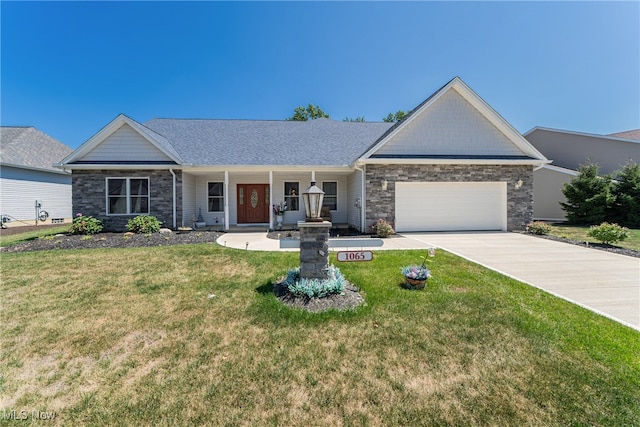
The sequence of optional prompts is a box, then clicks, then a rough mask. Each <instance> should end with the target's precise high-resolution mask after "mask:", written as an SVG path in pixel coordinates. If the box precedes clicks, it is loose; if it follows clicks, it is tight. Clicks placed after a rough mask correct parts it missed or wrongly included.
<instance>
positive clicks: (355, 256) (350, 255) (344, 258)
mask: <svg viewBox="0 0 640 427" xmlns="http://www.w3.org/2000/svg"><path fill="white" fill-rule="evenodd" d="M337 255H338V261H340V262H354V261H355V262H357V261H371V260H372V259H373V252H371V251H342V252H338V254H337Z"/></svg>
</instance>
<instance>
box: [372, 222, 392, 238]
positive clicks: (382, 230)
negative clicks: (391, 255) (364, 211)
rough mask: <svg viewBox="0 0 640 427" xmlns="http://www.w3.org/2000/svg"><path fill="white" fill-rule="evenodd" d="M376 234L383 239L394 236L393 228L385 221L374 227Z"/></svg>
mask: <svg viewBox="0 0 640 427" xmlns="http://www.w3.org/2000/svg"><path fill="white" fill-rule="evenodd" d="M373 230H374V231H375V233H376V234H377V235H378V236H379V237H382V238H385V237H389V236H390V235H392V234H394V233H395V231H393V227H392V226H391V224H389V223H388V222H387V221H385V220H384V219H379V220H378V222H377V223H376V225H374V226H373Z"/></svg>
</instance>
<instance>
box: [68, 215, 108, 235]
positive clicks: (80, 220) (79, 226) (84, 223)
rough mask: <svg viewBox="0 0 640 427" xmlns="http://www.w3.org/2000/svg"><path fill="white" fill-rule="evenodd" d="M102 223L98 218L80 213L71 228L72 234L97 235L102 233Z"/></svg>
mask: <svg viewBox="0 0 640 427" xmlns="http://www.w3.org/2000/svg"><path fill="white" fill-rule="evenodd" d="M102 228H103V226H102V221H100V220H99V219H97V218H94V217H92V216H91V215H89V216H84V215H82V214H81V213H78V214H77V215H76V217H75V218H74V219H73V221H72V222H71V225H70V226H69V233H71V234H97V233H99V232H101V231H102Z"/></svg>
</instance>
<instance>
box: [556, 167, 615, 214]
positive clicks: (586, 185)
mask: <svg viewBox="0 0 640 427" xmlns="http://www.w3.org/2000/svg"><path fill="white" fill-rule="evenodd" d="M598 169H599V168H598V165H596V164H593V163H591V164H587V165H580V168H579V169H578V176H577V177H575V178H573V179H572V180H571V182H569V183H568V184H565V185H564V186H563V188H562V193H563V194H564V196H565V197H566V198H567V202H566V203H564V202H560V205H561V207H562V209H563V210H564V211H565V212H566V213H567V220H568V221H569V222H570V223H571V224H586V225H592V224H600V223H601V222H603V221H606V220H607V217H608V214H609V211H610V208H611V206H612V204H613V202H614V200H615V196H614V195H613V194H612V192H611V187H612V184H611V177H610V176H608V175H607V176H598Z"/></svg>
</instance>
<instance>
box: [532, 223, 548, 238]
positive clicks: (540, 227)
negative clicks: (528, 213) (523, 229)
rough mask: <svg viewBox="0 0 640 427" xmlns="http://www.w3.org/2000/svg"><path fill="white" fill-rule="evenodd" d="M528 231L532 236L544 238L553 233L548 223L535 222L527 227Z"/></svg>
mask: <svg viewBox="0 0 640 427" xmlns="http://www.w3.org/2000/svg"><path fill="white" fill-rule="evenodd" d="M527 231H528V232H529V233H531V234H535V235H538V236H544V235H547V234H549V233H550V232H551V226H550V225H549V224H547V223H546V222H542V221H534V222H532V223H529V225H527Z"/></svg>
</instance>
